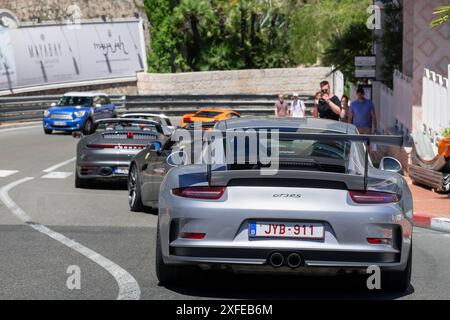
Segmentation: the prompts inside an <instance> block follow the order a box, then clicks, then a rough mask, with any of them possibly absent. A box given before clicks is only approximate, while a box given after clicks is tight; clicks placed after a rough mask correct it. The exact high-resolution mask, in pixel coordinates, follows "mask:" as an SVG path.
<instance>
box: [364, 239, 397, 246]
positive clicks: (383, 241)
mask: <svg viewBox="0 0 450 320" xmlns="http://www.w3.org/2000/svg"><path fill="white" fill-rule="evenodd" d="M367 242H368V243H369V244H386V245H391V244H392V239H391V238H367Z"/></svg>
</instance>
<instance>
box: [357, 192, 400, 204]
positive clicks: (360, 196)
mask: <svg viewBox="0 0 450 320" xmlns="http://www.w3.org/2000/svg"><path fill="white" fill-rule="evenodd" d="M349 194H350V197H351V198H352V200H353V201H354V202H356V203H359V204H386V203H395V202H399V201H400V196H399V195H398V194H393V193H385V192H375V191H366V192H359V191H350V192H349Z"/></svg>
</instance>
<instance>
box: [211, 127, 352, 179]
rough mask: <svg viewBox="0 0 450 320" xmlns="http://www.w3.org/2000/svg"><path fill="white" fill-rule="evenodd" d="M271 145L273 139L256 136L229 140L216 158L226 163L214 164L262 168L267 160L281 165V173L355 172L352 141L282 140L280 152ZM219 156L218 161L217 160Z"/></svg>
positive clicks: (242, 167) (225, 141) (279, 145)
mask: <svg viewBox="0 0 450 320" xmlns="http://www.w3.org/2000/svg"><path fill="white" fill-rule="evenodd" d="M305 133H306V132H305ZM309 133H314V132H309ZM315 133H318V132H317V131H316V132H315ZM323 133H326V132H323ZM239 140H240V141H239ZM271 143H272V141H271V140H270V139H267V138H266V139H262V138H261V137H260V138H259V139H258V140H256V138H254V137H253V138H249V137H247V138H246V139H245V141H244V140H243V139H242V137H241V138H235V139H226V140H224V149H223V151H220V152H218V153H217V154H216V155H215V156H214V158H215V159H219V158H222V157H224V159H226V160H225V162H219V161H215V162H216V163H223V164H226V165H227V166H228V168H229V169H230V170H249V169H260V168H261V167H262V166H264V163H266V164H267V160H268V159H270V161H271V162H272V163H274V162H275V163H278V167H279V169H281V170H314V171H324V172H335V173H346V172H348V171H349V170H351V171H352V170H353V165H351V166H350V162H351V161H350V158H352V157H351V154H352V146H353V144H352V142H350V141H345V140H344V141H322V140H305V139H301V140H300V139H295V138H290V137H282V138H281V139H280V140H279V141H278V150H277V149H275V145H272V144H271ZM231 150H233V153H232V152H231ZM222 152H224V153H222ZM217 156H218V157H219V158H216V157H217ZM261 157H263V158H261Z"/></svg>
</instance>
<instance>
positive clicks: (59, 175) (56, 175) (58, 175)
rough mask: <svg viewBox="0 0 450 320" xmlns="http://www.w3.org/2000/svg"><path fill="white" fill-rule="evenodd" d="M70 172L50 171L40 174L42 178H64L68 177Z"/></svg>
mask: <svg viewBox="0 0 450 320" xmlns="http://www.w3.org/2000/svg"><path fill="white" fill-rule="evenodd" d="M72 174H73V173H72V172H50V173H47V174H46V175H44V176H42V177H41V178H43V179H66V178H68V177H70V176H71V175H72Z"/></svg>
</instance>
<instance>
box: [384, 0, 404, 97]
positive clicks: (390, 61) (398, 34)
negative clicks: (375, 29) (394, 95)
mask: <svg viewBox="0 0 450 320" xmlns="http://www.w3.org/2000/svg"><path fill="white" fill-rule="evenodd" d="M384 2H385V4H384V14H385V19H384V25H383V30H384V32H383V35H382V37H381V45H382V54H383V58H384V62H383V65H382V67H381V73H382V77H383V80H384V82H385V83H386V84H387V85H388V86H389V87H391V88H392V87H393V74H394V71H395V70H396V69H397V70H402V61H403V9H402V6H401V4H400V3H395V2H393V1H389V0H385V1H384Z"/></svg>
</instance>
